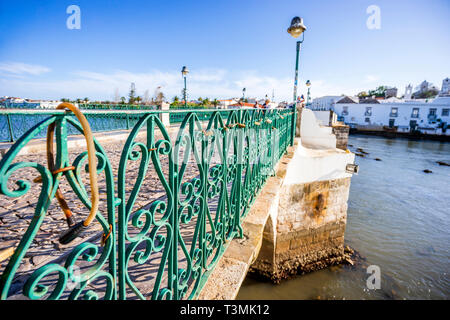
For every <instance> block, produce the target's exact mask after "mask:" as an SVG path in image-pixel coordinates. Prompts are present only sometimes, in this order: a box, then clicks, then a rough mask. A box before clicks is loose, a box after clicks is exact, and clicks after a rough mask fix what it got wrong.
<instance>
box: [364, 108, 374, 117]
mask: <svg viewBox="0 0 450 320" xmlns="http://www.w3.org/2000/svg"><path fill="white" fill-rule="evenodd" d="M365 115H366V116H371V115H372V107H366V113H365Z"/></svg>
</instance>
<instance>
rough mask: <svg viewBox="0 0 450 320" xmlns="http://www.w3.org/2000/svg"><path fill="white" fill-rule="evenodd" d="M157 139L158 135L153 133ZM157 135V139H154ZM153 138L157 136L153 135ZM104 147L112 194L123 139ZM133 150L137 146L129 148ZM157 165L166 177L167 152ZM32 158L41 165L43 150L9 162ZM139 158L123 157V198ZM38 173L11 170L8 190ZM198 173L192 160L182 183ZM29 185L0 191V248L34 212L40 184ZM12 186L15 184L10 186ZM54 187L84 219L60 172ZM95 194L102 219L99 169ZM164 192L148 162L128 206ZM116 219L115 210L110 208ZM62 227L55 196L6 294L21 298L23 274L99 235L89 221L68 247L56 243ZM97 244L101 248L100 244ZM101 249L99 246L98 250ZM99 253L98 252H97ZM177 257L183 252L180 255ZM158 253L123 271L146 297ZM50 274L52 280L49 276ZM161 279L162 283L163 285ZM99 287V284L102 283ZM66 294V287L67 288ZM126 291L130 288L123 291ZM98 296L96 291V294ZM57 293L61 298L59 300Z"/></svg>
mask: <svg viewBox="0 0 450 320" xmlns="http://www.w3.org/2000/svg"><path fill="white" fill-rule="evenodd" d="M157 138H158V137H157ZM159 138H161V137H159ZM159 138H158V139H159ZM137 141H141V142H145V137H141V138H138V139H137ZM102 147H103V148H104V150H105V152H106V154H107V156H108V159H109V161H110V163H111V164H112V166H113V168H112V170H113V174H114V180H115V182H116V184H115V189H116V190H115V193H116V195H117V172H118V166H119V160H120V157H121V154H122V150H123V147H124V142H123V141H122V142H117V143H109V144H104V145H102ZM135 150H138V149H135ZM83 151H85V150H79V152H77V153H75V152H72V151H71V152H70V160H71V162H73V160H74V159H75V158H76V156H78V155H79V154H80V153H81V152H83ZM160 159H161V163H162V165H163V171H164V174H165V176H166V177H167V176H168V168H167V167H168V158H167V156H161V157H160ZM22 161H25V162H37V163H39V164H42V165H44V166H47V160H46V155H45V150H42V152H41V153H35V154H32V155H24V156H19V157H17V159H15V161H14V162H22ZM139 163H140V161H139V160H137V161H131V160H130V161H128V167H127V171H126V172H127V173H126V183H127V188H126V194H127V196H126V197H128V196H129V194H130V192H131V190H132V187H133V185H134V182H135V180H136V178H137V175H138V167H139ZM38 175H39V174H38V172H37V171H36V170H35V169H30V168H24V169H20V170H18V171H17V172H15V173H14V174H13V175H12V176H11V177H10V178H9V180H8V185H9V188H10V189H14V186H15V182H16V181H17V180H19V179H20V180H26V181H30V182H32V181H33V179H34V178H36V177H38ZM197 175H198V169H197V168H196V166H195V162H194V163H192V164H191V165H190V166H189V168H188V170H187V172H186V174H185V175H184V179H183V181H188V180H189V179H191V178H193V177H195V176H197ZM82 180H83V182H84V184H85V186H86V190H87V191H88V192H89V178H88V174H87V173H83V176H82ZM31 185H32V186H31V189H30V190H29V191H28V192H27V193H26V194H25V195H23V196H21V197H19V198H9V197H6V196H5V195H0V250H2V249H5V248H9V247H16V246H17V244H18V243H19V241H20V239H21V237H22V236H23V234H24V232H25V231H26V230H27V228H28V226H29V223H30V221H31V219H32V217H33V215H34V210H35V207H36V204H37V196H38V194H39V192H40V187H41V185H40V184H39V183H31ZM16 187H17V186H16ZM60 190H61V191H62V193H63V194H64V197H65V198H66V200H67V203H68V204H69V207H70V208H71V210H72V212H74V216H75V217H76V220H77V221H82V220H84V218H85V217H87V215H88V213H89V211H88V210H87V209H86V208H85V207H84V205H83V204H82V202H81V201H80V200H79V199H78V198H77V197H76V195H75V193H74V192H73V191H72V189H71V187H70V185H69V184H68V182H67V180H66V178H65V177H64V176H63V178H62V180H61V184H60ZM99 192H100V207H99V210H100V211H101V213H102V214H103V215H104V216H105V217H106V211H107V210H106V208H107V206H106V202H105V201H106V183H105V176H104V173H101V174H100V175H99ZM164 197H165V191H164V189H163V187H162V185H161V183H160V181H159V178H158V176H157V174H156V172H155V170H154V167H153V164H152V163H150V165H149V169H148V172H147V174H146V177H145V179H144V182H143V184H142V188H141V190H140V192H139V195H138V197H137V200H136V203H135V204H134V207H133V211H136V210H138V209H139V208H142V207H145V206H148V205H149V203H151V202H152V201H154V200H155V199H158V198H161V199H164ZM116 217H117V210H116ZM195 223H196V218H194V219H193V220H192V221H191V222H190V223H189V224H188V225H185V226H184V227H183V229H182V235H183V238H184V239H185V242H186V244H187V247H188V250H189V247H190V241H192V235H193V232H194V229H195ZM66 229H67V224H66V221H65V218H64V215H63V213H62V210H61V209H60V207H59V206H58V204H57V200H56V199H53V201H52V203H51V205H50V207H49V210H48V212H47V214H46V216H45V219H44V222H43V223H42V226H41V227H40V229H39V232H38V233H37V235H36V237H35V238H34V240H33V243H32V245H31V247H30V248H29V250H28V251H27V254H26V256H25V258H24V259H23V261H22V263H21V265H20V267H19V270H18V272H17V274H16V277H15V279H14V281H13V284H12V286H11V289H10V295H12V297H11V298H24V296H22V295H21V289H22V287H23V284H24V282H25V281H26V279H27V278H28V277H29V275H30V274H31V273H32V272H33V271H35V270H36V269H37V268H39V267H41V266H42V265H45V264H47V263H49V262H51V261H52V262H57V263H60V264H63V263H64V260H65V258H66V256H67V255H68V254H69V253H70V252H71V249H73V248H74V247H75V246H76V245H78V244H79V243H81V242H85V241H89V242H92V243H96V244H100V238H101V235H102V234H103V231H102V228H101V226H100V223H98V222H97V221H95V220H94V222H93V223H92V225H91V228H90V229H89V231H88V232H86V233H85V234H83V236H82V237H81V238H80V239H77V240H75V241H73V242H72V243H70V244H68V245H61V244H60V243H59V242H58V237H59V235H60V234H61V232H63V231H64V230H66ZM129 233H130V234H131V235H133V234H136V233H137V229H136V228H134V227H133V226H131V224H129ZM100 248H101V247H100ZM100 253H101V249H100V252H99V254H100ZM98 256H99V255H98ZM181 256H183V255H181ZM160 258H161V256H160V254H155V255H154V256H153V257H152V258H151V259H150V260H149V261H148V262H147V263H145V264H144V265H138V264H135V263H133V262H131V263H130V266H129V273H130V277H131V278H132V280H133V281H135V282H136V283H137V284H140V285H139V288H140V289H141V291H142V292H145V293H146V296H147V297H149V296H150V295H151V290H152V283H153V281H154V278H155V276H156V272H157V270H158V267H159V261H160ZM7 262H8V260H6V261H3V262H1V266H0V275H1V274H2V272H3V271H4V268H5V266H6V264H7ZM94 262H95V261H94ZM183 263H185V259H181V260H180V265H181V266H182V265H183ZM89 266H92V262H91V263H87V262H82V263H80V267H81V269H82V270H83V269H84V268H88V267H89ZM53 278H56V276H55V277H53ZM53 278H52V277H49V278H48V279H47V281H48V282H52V279H53ZM164 281H166V280H163V285H162V287H164ZM103 285H104V284H103ZM89 286H90V287H92V288H93V287H96V286H97V290H99V289H98V288H99V287H98V286H100V287H101V286H102V285H101V284H98V283H96V281H94V282H93V283H92V284H90V285H89ZM68 292H70V291H68ZM129 293H131V291H129ZM65 296H67V293H65V295H63V297H65ZM100 296H101V294H100ZM63 297H62V298H63Z"/></svg>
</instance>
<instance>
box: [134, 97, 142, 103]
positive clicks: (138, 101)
mask: <svg viewBox="0 0 450 320" xmlns="http://www.w3.org/2000/svg"><path fill="white" fill-rule="evenodd" d="M134 101H136V102H137V103H138V104H139V103H140V102H141V101H142V98H141V97H140V96H137V97H136V98H135V99H134Z"/></svg>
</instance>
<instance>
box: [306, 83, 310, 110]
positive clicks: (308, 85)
mask: <svg viewBox="0 0 450 320" xmlns="http://www.w3.org/2000/svg"><path fill="white" fill-rule="evenodd" d="M306 87H308V96H307V98H306V105H307V106H308V105H309V97H310V95H309V89H310V87H311V81H309V80H307V81H306Z"/></svg>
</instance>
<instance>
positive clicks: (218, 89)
mask: <svg viewBox="0 0 450 320" xmlns="http://www.w3.org/2000/svg"><path fill="white" fill-rule="evenodd" d="M37 70H38V69H37ZM35 72H36V71H35ZM305 81H306V80H305V79H302V78H300V79H299V87H298V90H297V94H299V95H300V94H304V95H305V98H306V92H307V88H306V86H305V84H304V83H305ZM131 82H134V83H135V85H136V90H137V94H138V95H143V94H144V92H145V91H146V90H148V91H149V93H150V95H153V94H154V92H155V89H156V88H157V87H161V90H162V92H163V93H164V94H165V95H166V98H167V99H168V100H172V98H173V96H175V95H177V96H178V97H181V95H182V88H183V86H184V84H183V78H182V76H181V73H180V72H179V71H178V70H177V71H170V72H163V71H159V70H153V71H147V72H139V73H133V72H129V71H124V70H116V71H113V72H110V73H101V72H92V71H77V72H73V73H71V74H69V75H65V76H64V77H63V78H61V79H54V78H52V79H48V78H42V77H41V78H40V79H39V77H38V78H14V77H11V76H8V77H0V87H1V88H2V90H1V91H2V92H0V95H1V94H4V95H14V96H21V97H25V98H43V99H44V98H45V99H50V98H51V99H59V98H63V97H65V98H80V97H81V98H84V97H88V98H90V99H92V100H113V98H114V92H115V90H116V88H117V89H118V90H119V94H120V95H121V96H125V97H126V96H127V94H128V92H129V89H130V84H131ZM311 83H312V86H311V96H312V97H313V98H314V97H320V96H324V95H340V94H356V93H357V92H359V91H357V90H358V89H360V88H355V87H345V86H344V85H341V84H334V83H329V82H326V81H324V80H321V79H311ZM293 86H294V79H293V78H292V77H291V76H289V77H288V76H285V77H274V76H267V75H262V74H260V73H259V72H257V71H254V70H241V71H239V72H230V71H227V70H224V69H201V70H191V72H190V73H189V74H188V77H187V89H188V98H189V99H196V98H198V97H203V98H206V97H208V98H210V99H214V98H219V99H220V98H229V97H241V96H242V88H246V97H256V98H263V97H264V96H265V95H267V96H268V97H269V98H270V99H271V98H272V92H273V93H274V95H275V101H283V100H285V101H292V98H293V97H292V95H293ZM361 90H362V89H361Z"/></svg>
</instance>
